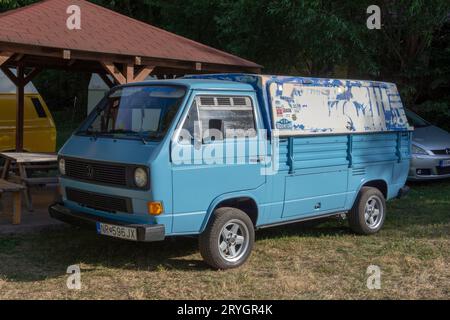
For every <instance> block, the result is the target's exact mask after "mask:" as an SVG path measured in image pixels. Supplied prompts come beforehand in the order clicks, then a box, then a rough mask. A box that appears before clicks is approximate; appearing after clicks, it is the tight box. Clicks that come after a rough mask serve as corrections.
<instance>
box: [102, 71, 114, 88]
mask: <svg viewBox="0 0 450 320" xmlns="http://www.w3.org/2000/svg"><path fill="white" fill-rule="evenodd" d="M98 75H99V76H100V78H102V80H103V82H104V83H105V84H106V85H107V86H108V87H110V88H112V87H114V86H115V83H114V82H112V81H111V79H109V78H108V76H107V75H106V74H105V73H99V74H98Z"/></svg>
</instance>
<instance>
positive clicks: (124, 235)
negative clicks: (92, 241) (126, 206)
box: [97, 222, 137, 241]
mask: <svg viewBox="0 0 450 320" xmlns="http://www.w3.org/2000/svg"><path fill="white" fill-rule="evenodd" d="M97 233H98V234H101V235H104V236H109V237H114V238H120V239H126V240H134V241H137V229H136V228H130V227H123V226H115V225H112V224H107V223H101V222H97Z"/></svg>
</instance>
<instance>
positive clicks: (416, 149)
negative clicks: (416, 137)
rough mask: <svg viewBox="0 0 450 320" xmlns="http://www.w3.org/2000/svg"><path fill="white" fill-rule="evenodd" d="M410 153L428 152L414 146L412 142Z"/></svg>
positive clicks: (424, 153) (426, 153) (425, 153)
mask: <svg viewBox="0 0 450 320" xmlns="http://www.w3.org/2000/svg"><path fill="white" fill-rule="evenodd" d="M412 153H413V154H423V155H428V152H426V151H425V150H424V149H422V148H420V147H418V146H416V145H414V144H413V146H412Z"/></svg>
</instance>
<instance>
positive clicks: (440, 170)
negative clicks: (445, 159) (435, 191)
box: [437, 167, 450, 176]
mask: <svg viewBox="0 0 450 320" xmlns="http://www.w3.org/2000/svg"><path fill="white" fill-rule="evenodd" d="M437 172H438V175H440V176H442V175H444V174H450V167H438V168H437Z"/></svg>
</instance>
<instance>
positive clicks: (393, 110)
mask: <svg viewBox="0 0 450 320" xmlns="http://www.w3.org/2000/svg"><path fill="white" fill-rule="evenodd" d="M190 78H209V79H218V80H227V81H235V82H244V83H248V84H251V85H253V87H254V88H255V89H256V91H257V92H258V95H259V96H260V100H264V102H265V104H266V105H267V107H266V108H264V107H263V109H265V110H264V111H265V112H266V113H267V114H268V116H269V117H270V118H271V120H272V121H271V123H268V125H269V127H270V128H271V129H272V130H273V131H274V132H275V133H277V134H278V135H280V136H293V135H317V134H344V133H370V132H383V131H409V130H412V127H410V126H409V124H408V121H407V118H406V114H405V111H404V108H403V104H402V101H401V98H400V94H399V93H398V90H397V87H396V85H395V84H392V83H386V82H374V81H359V80H338V79H321V78H304V77H283V76H259V75H246V74H222V75H201V76H190ZM259 102H260V103H261V102H263V101H259Z"/></svg>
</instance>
